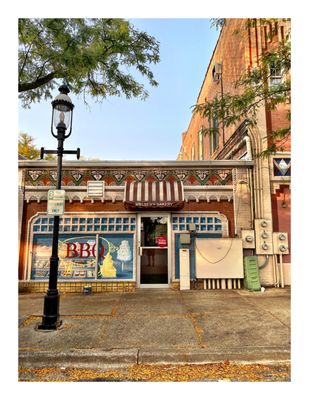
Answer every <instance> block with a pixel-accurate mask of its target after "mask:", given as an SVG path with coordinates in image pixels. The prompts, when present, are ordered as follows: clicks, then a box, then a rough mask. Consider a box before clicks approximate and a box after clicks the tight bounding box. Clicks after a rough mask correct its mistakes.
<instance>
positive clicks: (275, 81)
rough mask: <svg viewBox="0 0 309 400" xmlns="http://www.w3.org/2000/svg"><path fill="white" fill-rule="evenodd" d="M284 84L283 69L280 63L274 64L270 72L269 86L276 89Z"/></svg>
mask: <svg viewBox="0 0 309 400" xmlns="http://www.w3.org/2000/svg"><path fill="white" fill-rule="evenodd" d="M281 83H282V68H281V64H280V62H273V63H272V64H271V66H270V70H269V86H270V87H271V88H273V89H274V88H276V86H278V85H280V84H281Z"/></svg>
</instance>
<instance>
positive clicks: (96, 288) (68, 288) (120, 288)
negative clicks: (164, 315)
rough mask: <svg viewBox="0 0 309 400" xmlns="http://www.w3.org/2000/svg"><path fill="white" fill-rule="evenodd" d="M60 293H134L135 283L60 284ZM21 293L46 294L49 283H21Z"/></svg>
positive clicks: (19, 287) (19, 286)
mask: <svg viewBox="0 0 309 400" xmlns="http://www.w3.org/2000/svg"><path fill="white" fill-rule="evenodd" d="M57 287H58V290H59V293H84V288H85V287H91V292H92V293H102V292H134V291H135V282H59V283H58V286H57ZM18 289H19V293H46V291H47V289H48V282H34V281H30V282H29V281H20V282H19V284H18Z"/></svg>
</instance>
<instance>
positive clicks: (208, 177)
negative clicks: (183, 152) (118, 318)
mask: <svg viewBox="0 0 309 400" xmlns="http://www.w3.org/2000/svg"><path fill="white" fill-rule="evenodd" d="M252 167H253V162H252V161H247V160H231V161H225V160H219V161H148V162H146V161H145V162H132V161H128V162H125V161H122V162H107V161H70V162H69V161H66V162H64V165H63V174H62V188H63V189H64V190H65V213H64V214H63V215H62V217H61V218H60V233H59V234H60V236H59V258H60V265H59V270H58V279H59V286H58V287H59V289H60V292H64V291H66V292H75V291H82V290H83V287H84V286H85V285H88V286H89V285H90V286H92V290H93V291H94V292H100V291H105V290H125V291H129V290H134V289H135V288H136V287H144V288H151V287H171V288H179V287H181V285H182V283H183V282H184V281H186V285H187V286H186V287H187V288H188V287H191V288H202V289H203V288H204V289H207V288H211V289H213V288H220V289H221V288H224V289H225V288H226V289H232V288H241V287H242V286H243V278H244V274H243V254H251V253H250V252H251V250H246V249H245V248H243V247H246V246H245V243H244V242H243V241H242V240H241V239H240V238H237V237H235V233H236V231H237V230H236V225H237V229H238V227H242V225H240V223H242V222H241V221H240V220H236V219H235V204H238V203H239V198H240V196H241V197H242V200H241V201H242V207H243V212H244V214H246V215H247V217H248V220H251V218H252V217H251V216H250V215H251V213H252V209H251V197H250V196H247V195H246V194H245V195H244V194H243V193H242V191H241V185H240V186H239V185H238V183H237V182H236V181H235V177H236V175H237V171H239V174H245V175H247V174H249V171H250V170H251V169H252ZM56 176H57V169H56V163H55V162H54V161H32V160H20V161H19V221H20V224H19V238H20V258H19V283H20V284H19V286H20V289H21V290H26V291H38V292H45V291H46V289H47V285H48V277H49V257H50V255H51V243H52V231H53V216H52V215H48V213H47V196H48V190H50V189H53V188H54V187H55V183H56ZM218 240H219V241H220V242H218ZM212 241H214V242H212ZM209 243H212V245H213V246H212V247H213V250H214V251H212V254H210V252H209V251H208V250H207V252H206V253H207V257H206V256H205V254H206V253H205V245H207V244H209ZM197 250H198V253H197ZM182 252H183V254H184V256H186V257H187V264H186V265H187V276H185V277H184V276H183V275H182V263H181V257H182ZM246 252H247V253H246ZM248 252H249V253H248ZM227 254H228V255H229V256H232V259H231V258H229V257H225V256H226V255H227ZM222 255H223V257H222ZM233 257H234V258H235V257H236V260H235V259H234V258H233ZM221 258H223V259H224V261H225V262H224V263H223V264H220V263H219V264H216V263H215V264H214V262H213V261H216V260H218V261H220V260H221ZM207 260H208V261H207ZM214 265H215V270H214ZM206 267H207V268H206ZM205 268H206V269H205Z"/></svg>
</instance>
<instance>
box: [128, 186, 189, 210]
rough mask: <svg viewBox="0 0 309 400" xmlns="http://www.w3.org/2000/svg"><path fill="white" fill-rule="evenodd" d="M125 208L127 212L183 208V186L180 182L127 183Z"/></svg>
mask: <svg viewBox="0 0 309 400" xmlns="http://www.w3.org/2000/svg"><path fill="white" fill-rule="evenodd" d="M124 206H125V208H126V209H127V210H145V209H165V210H175V209H180V208H183V206H184V192H183V184H182V182H180V181H175V182H165V181H162V182H126V186H125V193H124Z"/></svg>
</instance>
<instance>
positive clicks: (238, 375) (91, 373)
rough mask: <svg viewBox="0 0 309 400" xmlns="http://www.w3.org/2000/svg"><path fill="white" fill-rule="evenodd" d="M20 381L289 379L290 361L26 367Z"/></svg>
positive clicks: (266, 380) (285, 380) (276, 380)
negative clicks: (101, 368)
mask: <svg viewBox="0 0 309 400" xmlns="http://www.w3.org/2000/svg"><path fill="white" fill-rule="evenodd" d="M19 380H20V381H32V382H42V381H44V382H78V381H79V382H80V381H116V382H119V381H130V382H203V381H204V382H206V381H215V382H217V381H235V382H236V381H238V382H288V381H290V364H280V365H269V364H234V363H230V362H229V361H228V360H227V361H225V362H222V363H216V364H202V365H199V364H186V365H147V364H141V365H133V366H130V367H127V368H122V369H110V370H105V371H102V370H96V369H82V368H23V367H21V368H20V369H19Z"/></svg>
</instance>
